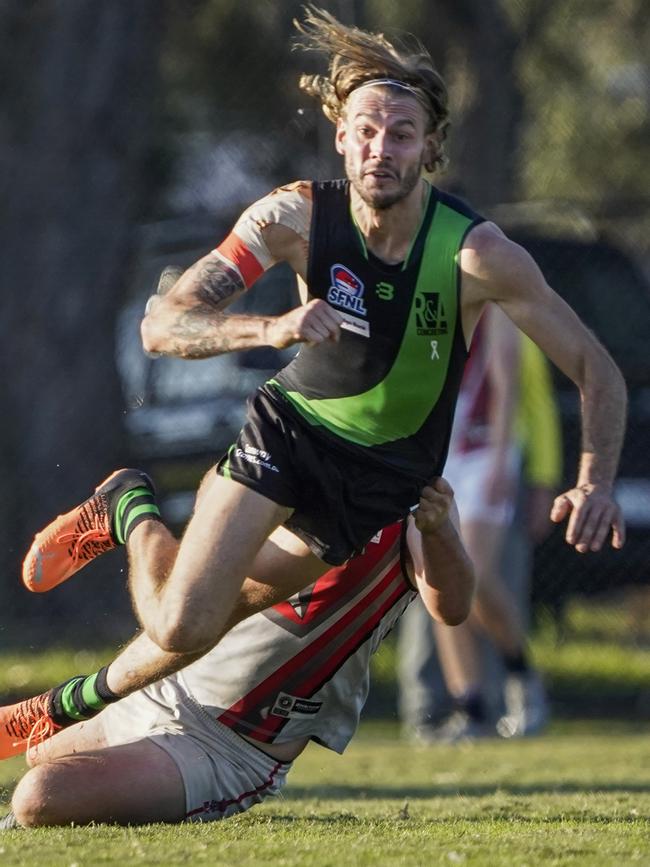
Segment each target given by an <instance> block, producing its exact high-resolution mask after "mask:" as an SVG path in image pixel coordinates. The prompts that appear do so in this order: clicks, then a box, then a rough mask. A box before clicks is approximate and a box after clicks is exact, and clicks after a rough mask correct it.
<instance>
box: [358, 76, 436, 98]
mask: <svg viewBox="0 0 650 867" xmlns="http://www.w3.org/2000/svg"><path fill="white" fill-rule="evenodd" d="M381 84H383V85H386V86H387V87H399V88H401V89H402V90H408V91H409V93H412V94H413V96H419V97H420V99H421V98H422V96H421V94H420V93H418V91H417V90H416V89H415V88H414V87H411V85H410V84H404V82H403V81H397V79H395V78H373V79H372V80H371V81H364V82H363V84H360V85H359V87H355V88H354V90H353V91H352V92H353V93H355V92H356V91H357V90H363V88H364V87H375V86H376V85H381Z"/></svg>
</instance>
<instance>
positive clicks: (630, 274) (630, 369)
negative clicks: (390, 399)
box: [510, 231, 650, 617]
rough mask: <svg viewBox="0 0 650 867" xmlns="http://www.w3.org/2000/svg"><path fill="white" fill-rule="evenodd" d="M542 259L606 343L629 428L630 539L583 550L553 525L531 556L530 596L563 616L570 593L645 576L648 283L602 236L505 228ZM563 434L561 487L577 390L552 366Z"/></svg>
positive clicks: (625, 503)
mask: <svg viewBox="0 0 650 867" xmlns="http://www.w3.org/2000/svg"><path fill="white" fill-rule="evenodd" d="M510 235H511V236H512V237H513V238H514V239H515V240H517V241H518V242H519V243H521V244H522V245H523V246H524V247H526V249H527V250H528V251H529V252H530V253H531V255H532V256H533V257H534V258H535V260H536V261H537V262H538V263H539V265H540V267H541V269H542V271H543V272H544V274H545V276H546V278H547V280H548V282H549V283H550V284H551V286H553V288H554V289H555V290H556V291H557V292H559V294H560V295H561V296H562V297H563V298H564V299H565V300H566V301H567V302H568V303H569V304H570V305H571V307H572V308H573V309H574V310H575V311H576V313H577V314H578V316H580V318H581V319H582V320H583V322H585V323H586V324H587V326H588V327H589V328H591V329H592V330H593V332H594V333H595V334H596V335H597V337H598V338H599V339H600V341H601V342H602V343H603V344H604V345H605V346H606V347H607V349H608V351H609V352H610V353H611V355H612V356H613V358H614V360H615V361H616V362H617V364H618V365H619V367H620V368H621V370H622V372H623V375H624V377H625V379H626V382H627V385H628V389H629V419H628V432H627V437H626V441H625V444H624V448H623V454H622V457H621V463H620V470H619V475H618V481H617V484H616V497H617V500H618V502H619V504H620V505H621V507H622V510H623V513H624V515H625V518H626V523H627V531H628V539H627V543H626V545H625V547H624V548H623V549H622V550H621V551H614V550H613V549H612V548H611V547H607V549H605V550H603V551H602V552H600V553H598V554H586V555H581V554H578V553H576V552H575V551H574V550H573V549H572V548H570V547H569V546H568V545H567V544H566V543H565V542H564V539H563V533H564V527H558V528H556V529H555V530H554V531H553V533H552V534H551V536H550V537H549V538H548V539H547V541H546V542H544V543H543V544H542V545H541V546H540V548H539V549H538V551H537V552H536V557H535V573H534V582H533V597H534V602H536V603H537V604H538V605H539V604H541V605H544V606H547V607H548V608H550V609H551V611H552V612H553V613H554V615H555V616H558V617H559V616H560V615H561V613H562V610H563V607H564V604H565V601H566V599H567V597H568V596H569V595H572V594H576V593H585V594H592V593H598V592H601V591H605V590H607V591H610V590H614V589H616V588H619V587H623V586H625V585H628V584H638V583H645V582H648V583H650V351H649V350H650V287H649V286H648V281H647V279H646V278H645V276H644V274H643V273H642V271H641V270H640V268H639V267H638V266H637V265H636V263H635V262H633V261H632V260H631V259H630V258H629V257H628V256H627V255H626V254H625V253H623V252H622V251H621V250H620V249H619V248H617V247H615V246H613V245H611V244H609V243H607V242H605V241H601V240H598V241H593V240H590V241H582V240H574V239H570V240H569V239H563V238H549V237H542V236H540V235H535V234H532V233H530V234H527V233H526V234H525V233H518V232H516V231H515V232H512V231H511V232H510ZM555 386H556V393H557V397H558V402H559V407H560V413H561V418H562V428H563V434H564V472H565V479H564V486H565V487H566V488H568V487H571V486H572V485H573V484H575V471H576V467H577V460H578V454H579V448H580V412H579V397H578V393H577V391H576V389H575V387H574V385H573V384H572V383H571V382H569V381H568V380H567V379H566V378H565V377H564V376H562V374H560V373H559V371H555Z"/></svg>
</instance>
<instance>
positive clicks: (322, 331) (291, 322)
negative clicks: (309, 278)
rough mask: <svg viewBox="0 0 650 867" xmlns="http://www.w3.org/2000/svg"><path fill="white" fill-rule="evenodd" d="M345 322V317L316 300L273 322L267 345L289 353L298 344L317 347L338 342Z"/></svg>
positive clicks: (319, 299)
mask: <svg viewBox="0 0 650 867" xmlns="http://www.w3.org/2000/svg"><path fill="white" fill-rule="evenodd" d="M342 322H343V317H342V316H341V314H340V313H338V312H337V311H336V310H334V308H333V307H330V305H329V304H328V303H327V301H323V299H322V298H315V299H313V300H312V301H310V302H309V303H308V304H305V305H304V306H302V307H296V309H295V310H290V311H289V312H288V313H285V314H284V315H283V316H278V317H277V318H276V319H274V320H272V321H271V322H270V324H269V326H268V331H267V342H268V344H269V345H270V346H274V347H275V348H276V349H286V348H287V347H288V346H293V345H294V344H295V343H308V344H310V345H312V346H313V345H315V344H317V343H323V342H324V341H325V340H334V341H337V340H338V339H339V338H340V336H341V323H342Z"/></svg>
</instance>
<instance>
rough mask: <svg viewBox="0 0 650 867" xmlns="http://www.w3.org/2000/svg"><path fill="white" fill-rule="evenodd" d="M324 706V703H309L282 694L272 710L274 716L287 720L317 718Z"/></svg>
mask: <svg viewBox="0 0 650 867" xmlns="http://www.w3.org/2000/svg"><path fill="white" fill-rule="evenodd" d="M322 706H323V702H322V701H309V699H306V698H300V697H298V696H295V695H289V694H288V693H286V692H280V693H278V697H277V698H276V700H275V704H274V705H273V707H272V708H271V713H272V714H273V716H282V717H285V719H291V718H294V719H295V718H296V717H298V718H299V717H310V716H315V715H316V714H317V713H318V711H319V710H320V709H321V707H322Z"/></svg>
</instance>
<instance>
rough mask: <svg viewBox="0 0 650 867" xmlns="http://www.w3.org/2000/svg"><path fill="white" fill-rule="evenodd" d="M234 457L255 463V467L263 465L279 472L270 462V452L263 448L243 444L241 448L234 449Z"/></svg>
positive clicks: (266, 468)
mask: <svg viewBox="0 0 650 867" xmlns="http://www.w3.org/2000/svg"><path fill="white" fill-rule="evenodd" d="M235 457H238V458H239V459H240V460H242V461H246V462H247V463H249V464H255V466H257V467H264V469H265V470H271V471H272V472H274V473H279V472H280V470H279V469H278V468H277V467H276V466H275V464H273V463H271V460H272V458H271V453H270V452H265V451H264V450H263V449H256V448H255V446H249V445H246V446H244V448H243V449H240V448H238V449H235Z"/></svg>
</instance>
